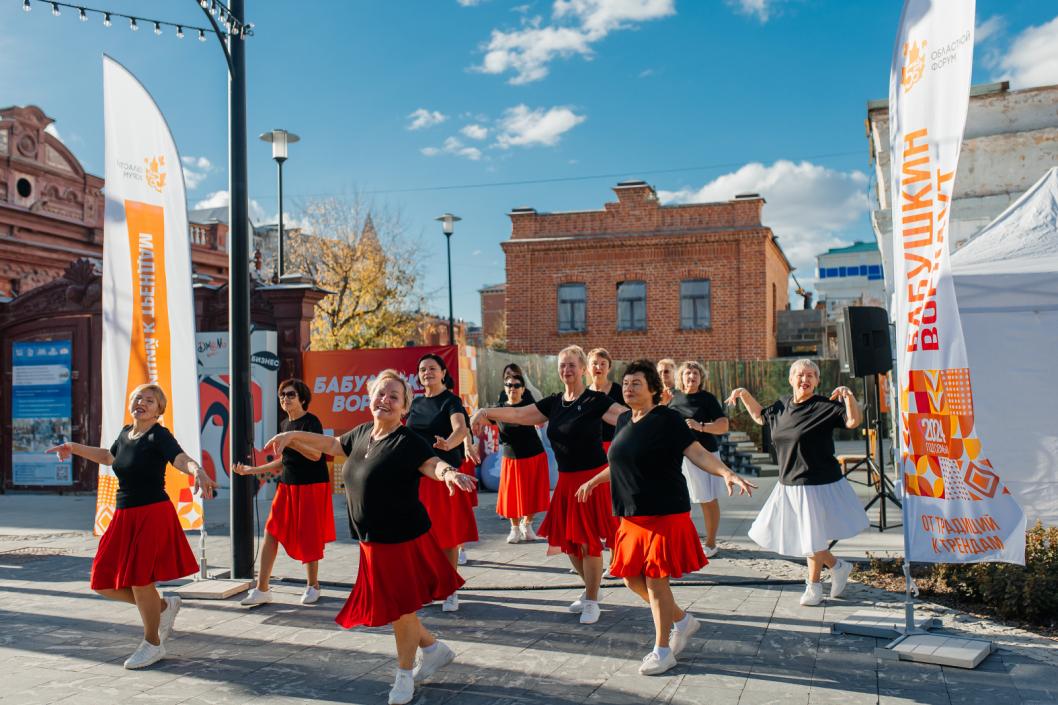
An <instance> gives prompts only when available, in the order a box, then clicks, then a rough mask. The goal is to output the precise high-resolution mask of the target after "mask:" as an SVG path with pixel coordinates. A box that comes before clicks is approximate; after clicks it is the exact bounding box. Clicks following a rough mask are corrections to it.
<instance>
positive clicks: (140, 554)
mask: <svg viewBox="0 0 1058 705" xmlns="http://www.w3.org/2000/svg"><path fill="white" fill-rule="evenodd" d="M166 404H167V400H166V396H165V392H164V391H162V388H161V387H159V386H158V385H156V384H141V385H140V386H138V387H136V388H135V389H133V390H132V394H131V395H130V396H129V414H130V415H131V416H132V423H131V424H129V425H127V426H125V427H124V428H122V429H121V433H120V434H118V438H117V440H115V441H114V443H113V445H111V446H110V448H109V449H107V448H93V447H91V446H85V445H81V444H80V443H63V444H62V445H58V446H55V447H54V448H49V449H48V451H47V452H49V453H56V454H58V456H59V460H66V459H68V458H69V457H70V456H71V455H77V456H80V457H82V458H85V459H86V460H88V461H90V462H93V463H98V464H100V465H110V466H112V467H113V468H114V474H115V475H117V478H118V492H117V502H116V508H115V511H114V517H113V518H112V519H111V520H110V524H109V525H107V528H106V531H105V532H103V536H102V537H101V538H100V539H99V548H98V549H97V550H96V557H95V560H93V561H92V577H91V587H92V589H93V590H95V591H96V592H98V593H99V594H100V595H102V596H103V597H105V598H107V599H108V600H116V601H118V602H127V603H129V604H131V605H136V609H138V610H139V612H140V619H141V620H142V621H143V641H141V642H140V645H139V647H138V648H137V649H136V651H135V652H133V654H132V655H131V656H129V657H128V658H127V659H126V660H125V668H144V667H146V666H150V665H151V664H152V663H156V662H157V661H160V660H161V659H163V658H165V640H166V639H167V638H168V637H169V634H171V633H172V631H173V623H174V622H175V621H176V615H177V613H178V612H179V611H180V598H179V597H176V596H172V597H161V596H159V595H158V589H157V588H156V587H155V586H154V584H155V583H156V582H165V581H167V580H177V579H179V578H183V577H185V576H187V575H191V574H193V573H195V572H197V571H198V561H197V560H196V559H195V554H194V553H192V552H191V547H190V546H189V545H188V543H187V538H186V537H185V536H184V531H183V529H182V528H181V527H180V519H179V518H178V517H177V516H176V510H175V509H174V508H173V503H172V502H171V501H170V500H169V495H167V494H166V492H165V468H166V465H168V464H172V465H173V466H174V467H176V469H177V470H179V471H180V472H182V473H184V474H187V475H193V476H194V478H195V484H194V490H195V491H196V492H201V493H202V496H203V497H206V498H209V497H212V496H213V488H214V487H216V483H215V482H213V480H212V479H211V478H210V476H209V475H208V474H206V471H205V470H203V469H202V466H201V465H199V464H198V463H197V462H195V461H194V460H192V459H191V458H189V457H188V456H187V454H186V453H184V451H183V450H181V448H180V444H179V443H177V442H176V439H175V438H173V434H171V433H170V432H169V430H168V429H167V428H166V427H165V426H162V425H161V423H159V421H158V420H159V418H160V417H161V415H162V414H163V413H165V407H166Z"/></svg>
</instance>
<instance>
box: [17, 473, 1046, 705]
mask: <svg viewBox="0 0 1058 705" xmlns="http://www.w3.org/2000/svg"><path fill="white" fill-rule="evenodd" d="M753 501H754V502H759V501H763V500H762V499H758V498H754V500H753ZM494 504H495V495H493V494H485V493H483V494H482V495H481V506H480V507H479V508H478V522H479V527H480V529H481V534H482V540H481V541H480V542H479V544H477V545H476V546H472V547H470V551H469V552H470V557H471V563H470V564H469V565H467V566H466V567H465V568H464V569H463V574H464V577H466V578H467V586H466V587H465V588H464V590H463V591H462V592H461V609H460V611H459V612H456V613H443V612H441V610H440V606H439V605H434V606H429V607H426V608H424V609H423V610H422V611H421V612H420V616H422V617H423V619H424V621H425V623H426V625H427V626H428V627H429V628H430V629H431V630H433V631H434V632H435V633H436V634H437V635H438V636H439V637H441V638H442V639H444V640H445V641H446V642H448V643H449V644H450V645H451V646H452V647H453V648H454V649H455V650H456V652H457V658H456V661H455V662H454V663H453V664H452V665H451V666H449V667H448V668H445V669H443V670H442V671H441V672H439V673H438V674H437V676H435V677H434V678H433V679H432V680H431V681H430V682H428V683H427V684H426V685H425V686H424V687H422V688H420V689H419V690H418V693H417V696H416V699H415V701H414V702H415V703H417V704H418V705H433V704H435V703H437V704H439V703H452V704H454V705H463V704H466V705H478V704H482V705H483V704H485V703H495V704H504V705H513V704H515V703H522V704H528V703H542V704H552V703H554V704H567V703H570V704H572V703H593V704H603V703H605V704H609V703H613V704H618V703H673V704H679V705H691V704H697V703H702V704H706V703H708V704H709V705H764V704H767V703H776V704H781V705H816V704H829V703H835V704H837V703H842V704H850V705H860V704H861V703H862V704H864V705H866V704H867V703H884V704H886V705H896V704H897V703H901V704H903V703H928V704H932V703H938V704H944V705H963V704H966V705H974V704H976V703H981V704H982V705H1007V704H1008V703H1010V704H1015V703H1024V704H1026V705H1033V704H1041V703H1058V643H1056V642H1054V641H1053V640H1048V639H1044V638H1041V637H1033V635H1028V634H1019V633H1017V632H1016V631H1015V632H1009V631H1008V632H1003V633H999V632H1000V631H1001V630H999V629H998V628H995V627H994V625H992V626H990V625H989V623H987V622H982V621H981V620H972V621H965V620H964V619H960V617H962V616H961V615H958V614H955V613H950V611H949V612H948V613H946V614H945V615H943V616H945V617H946V621H945V624H946V629H947V628H948V625H951V626H953V627H958V628H959V629H961V630H965V629H967V628H968V627H971V626H973V627H974V628H975V630H976V631H975V633H984V634H987V635H989V636H991V637H993V638H997V643H999V644H1000V646H1001V648H1000V649H999V650H998V651H997V652H996V653H994V654H992V655H991V656H989V657H988V658H987V659H986V660H985V661H984V663H983V664H982V665H981V666H980V667H978V668H977V669H976V670H973V671H966V670H962V669H957V668H944V667H939V666H931V665H921V664H913V663H901V662H889V661H881V660H879V659H878V658H877V657H876V656H875V648H876V647H878V646H882V645H884V644H883V642H882V641H881V640H878V639H873V638H866V637H848V636H841V635H833V634H831V632H830V624H831V623H832V622H834V621H836V620H839V619H841V618H842V617H843V616H845V615H848V614H850V613H851V612H854V611H856V610H858V609H863V608H864V607H870V608H876V607H878V606H882V607H889V608H894V607H896V606H897V603H896V598H895V596H892V595H886V594H884V593H880V591H876V590H873V589H870V588H867V587H865V586H860V585H852V586H850V590H849V592H848V593H847V596H846V597H845V598H843V599H838V600H828V601H827V602H826V603H825V604H824V605H823V606H821V607H814V608H809V607H801V606H800V605H799V604H798V601H797V599H798V597H799V596H800V593H801V591H802V589H803V584H802V583H801V580H803V568H801V567H800V566H798V565H796V564H793V563H790V562H788V561H784V560H779V559H777V557H775V556H773V555H770V554H765V553H762V552H758V551H754V550H752V549H750V548H749V547H748V546H747V544H745V543H744V542H743V541H742V540H741V538H740V537H739V536H737V533H738V532H739V531H742V530H743V529H742V527H743V526H744V525H745V521H746V516H745V515H751V514H752V505H751V504H747V503H745V502H743V501H730V502H729V503H728V504H725V505H724V506H725V509H724V511H725V520H724V523H723V525H722V527H721V536H722V537H723V538H724V542H723V543H722V546H725V547H726V550H724V551H722V552H721V555H720V556H719V557H718V558H717V559H715V560H714V561H713V562H712V563H711V564H710V565H709V566H707V567H706V568H705V569H703V570H702V571H701V572H699V573H696V574H694V575H691V576H687V577H686V578H684V579H682V580H680V581H677V586H676V587H675V588H674V590H675V594H676V597H677V600H678V601H679V602H680V604H681V605H682V606H684V607H685V608H686V609H688V610H689V611H691V612H692V613H693V614H695V615H696V616H697V617H698V618H699V619H701V620H702V622H703V625H702V629H701V630H700V631H699V632H698V634H697V635H696V636H695V637H694V639H693V640H692V641H691V644H690V645H689V647H688V648H687V650H686V651H685V652H684V654H683V655H682V656H681V658H680V664H679V666H677V667H676V668H675V669H673V670H672V671H670V672H668V673H666V674H664V675H662V676H656V677H644V676H640V675H639V674H638V673H637V670H636V669H637V668H638V665H639V661H640V658H641V657H642V656H643V655H644V654H645V653H646V652H647V651H649V649H650V647H651V645H652V637H653V628H652V625H651V621H650V613H649V610H648V609H647V607H646V606H645V605H644V604H642V603H641V602H639V601H638V598H636V597H635V596H634V595H633V594H632V593H631V592H630V591H628V590H627V589H625V588H624V587H622V586H620V585H619V584H618V583H616V582H615V581H610V582H608V583H607V586H606V587H605V589H604V591H603V596H602V600H603V613H602V619H601V620H600V621H599V623H598V624H596V625H591V626H582V625H580V624H579V623H578V621H577V618H576V616H575V615H571V614H569V613H568V612H567V611H566V605H567V604H568V603H569V602H570V601H571V600H573V599H574V598H575V597H576V596H577V595H578V594H579V589H578V588H577V587H576V582H575V579H574V576H572V575H570V574H569V571H568V564H567V563H566V562H564V559H563V558H562V557H561V556H555V557H550V558H549V557H547V556H546V555H545V549H544V545H543V544H542V543H535V544H519V545H513V546H512V545H508V544H506V543H505V542H504V538H505V537H506V534H507V530H506V528H507V527H506V523H505V522H504V521H502V520H500V519H498V518H497V517H496V516H495V514H494V513H493V507H494ZM93 507H94V498H92V497H78V496H73V497H71V496H66V497H57V496H51V495H47V496H45V495H0V673H3V674H4V675H3V677H2V680H0V703H5V704H6V703H17V704H19V705H22V704H26V705H33V704H36V703H41V704H43V703H64V704H68V705H75V704H81V703H84V704H91V705H95V704H106V705H115V704H118V703H151V704H153V705H176V704H177V703H180V704H182V705H200V704H201V705H205V704H207V703H208V704H210V705H237V704H240V703H251V702H252V703H254V704H255V705H270V704H272V703H309V702H315V703H320V702H323V703H328V702H333V703H383V702H385V701H386V694H387V692H388V690H389V686H390V684H391V682H392V673H393V667H394V653H395V651H394V643H393V637H392V634H391V632H390V631H389V630H388V629H386V628H380V629H356V630H351V631H345V630H342V629H339V628H338V627H337V625H335V624H334V622H333V617H334V615H335V613H336V612H337V611H338V609H339V608H340V606H341V604H342V602H343V601H344V599H345V596H346V595H347V593H348V587H347V585H348V584H349V583H351V582H352V581H353V580H355V573H356V566H357V558H358V555H357V552H358V548H357V546H356V544H355V542H353V541H351V540H350V538H349V531H348V528H347V526H346V524H345V521H344V503H343V500H342V499H341V498H336V500H335V514H336V517H337V519H338V521H337V527H338V534H339V541H338V542H337V543H335V544H331V545H330V546H329V547H328V551H327V557H326V559H325V560H324V562H323V563H322V564H321V578H322V579H323V580H324V589H323V596H322V598H321V600H320V602H319V603H317V604H316V605H314V606H310V607H304V606H302V605H300V604H299V603H298V598H299V596H300V593H301V590H302V587H303V585H302V584H300V583H299V582H298V581H299V580H301V579H302V578H303V573H302V569H301V566H300V565H299V564H297V563H295V562H294V561H291V560H290V559H288V558H287V557H286V556H284V555H281V557H280V559H279V561H278V562H277V565H276V571H275V573H276V575H277V576H280V577H283V578H289V579H290V580H289V581H286V580H284V581H281V582H277V583H276V585H275V587H274V589H275V590H276V596H277V601H276V602H275V603H273V604H271V605H265V606H263V607H258V608H254V609H247V608H243V607H240V606H239V605H238V604H237V598H233V599H232V600H229V601H223V602H214V601H199V600H194V601H192V600H186V601H185V603H184V604H185V606H184V609H183V610H182V611H181V613H180V617H179V619H178V621H177V624H176V630H175V632H174V634H173V637H172V638H171V639H170V641H169V643H168V647H167V650H168V652H169V657H168V658H167V659H166V660H165V661H163V662H161V663H160V664H158V665H157V666H155V667H152V668H150V669H147V670H143V671H125V670H124V669H123V668H122V667H121V664H122V662H123V661H124V659H125V658H126V657H127V656H128V654H129V653H130V652H131V651H132V650H133V649H134V648H135V646H136V644H137V643H138V641H139V639H140V628H139V626H138V625H139V620H138V618H137V616H136V613H135V611H134V609H133V608H132V607H131V606H128V605H123V604H116V603H111V602H107V601H105V600H103V599H101V598H99V597H97V596H95V595H94V594H93V593H92V592H91V591H90V590H89V589H88V583H87V580H88V571H89V567H90V565H91V558H92V555H93V554H94V552H95V546H96V540H95V539H94V538H92V537H91V536H90V534H88V532H86V531H84V530H83V527H85V526H89V525H90V523H91V522H90V518H91V515H92V509H93ZM225 513H226V512H225V510H224V508H223V507H218V506H209V507H207V517H208V518H209V521H208V523H207V526H208V528H209V530H210V532H212V535H211V536H210V537H209V539H208V541H207V555H208V557H209V560H210V564H211V565H212V566H214V567H215V568H221V567H223V566H224V565H226V564H227V562H228V561H227V555H228V550H229V549H228V543H227V540H226V538H225V537H224V536H223V533H224V532H225V531H226V528H225V526H224V522H223V521H222V520H219V519H216V518H215V517H216V515H223V514H225ZM266 514H267V506H264V507H263V511H262V523H263V519H264V516H265V515H266ZM696 518H698V517H697V516H696ZM191 536H192V544H193V545H194V534H192V535H191ZM993 632H995V633H993Z"/></svg>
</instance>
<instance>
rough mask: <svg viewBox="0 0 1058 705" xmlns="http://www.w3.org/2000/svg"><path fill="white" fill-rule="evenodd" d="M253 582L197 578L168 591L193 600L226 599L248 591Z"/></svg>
mask: <svg viewBox="0 0 1058 705" xmlns="http://www.w3.org/2000/svg"><path fill="white" fill-rule="evenodd" d="M225 575H227V572H225ZM253 584H254V581H252V580H232V579H228V578H209V579H206V580H202V579H195V580H193V581H191V582H190V583H187V584H186V585H181V586H180V587H178V588H176V589H174V590H170V591H168V592H172V593H173V594H174V595H179V596H180V597H182V598H184V599H191V600H226V599H228V598H229V597H231V596H232V595H238V594H239V593H243V592H246V591H247V590H249V589H250V587H251V586H253Z"/></svg>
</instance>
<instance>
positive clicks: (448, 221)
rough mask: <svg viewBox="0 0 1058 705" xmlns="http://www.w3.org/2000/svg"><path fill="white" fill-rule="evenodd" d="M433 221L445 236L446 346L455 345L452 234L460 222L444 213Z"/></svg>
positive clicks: (453, 216)
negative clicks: (446, 252) (446, 283)
mask: <svg viewBox="0 0 1058 705" xmlns="http://www.w3.org/2000/svg"><path fill="white" fill-rule="evenodd" d="M434 220H439V221H441V230H443V231H444V234H445V246H446V248H447V250H448V344H449V345H455V344H456V338H455V332H454V329H455V318H454V317H453V315H452V233H453V232H455V224H456V223H457V222H459V221H460V220H462V218H460V217H459V216H458V215H452V214H451V213H445V214H443V215H439V216H437V217H436V218H434Z"/></svg>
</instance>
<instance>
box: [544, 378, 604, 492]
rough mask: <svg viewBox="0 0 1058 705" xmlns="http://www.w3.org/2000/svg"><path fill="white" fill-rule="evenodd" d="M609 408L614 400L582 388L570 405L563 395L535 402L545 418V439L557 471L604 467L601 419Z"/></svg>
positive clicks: (576, 470) (558, 394) (554, 395)
mask: <svg viewBox="0 0 1058 705" xmlns="http://www.w3.org/2000/svg"><path fill="white" fill-rule="evenodd" d="M611 406H613V399H611V398H610V397H608V396H606V395H605V394H603V393H602V392H596V391H592V390H591V389H585V390H584V392H582V393H581V395H580V396H579V397H577V398H576V400H574V401H571V402H567V401H565V400H564V399H563V398H562V392H559V393H557V394H552V395H551V396H547V397H544V398H543V399H541V400H540V401H538V402H536V408H537V409H539V410H540V413H542V414H543V415H544V416H546V417H547V418H548V424H547V438H548V440H549V441H551V449H552V450H553V451H555V460H556V461H557V462H558V471H559V472H579V471H581V470H594V469H595V468H601V467H602V466H604V465H606V453H604V452H603V449H602V417H603V416H605V415H606V412H607V411H609V410H610V407H611Z"/></svg>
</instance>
